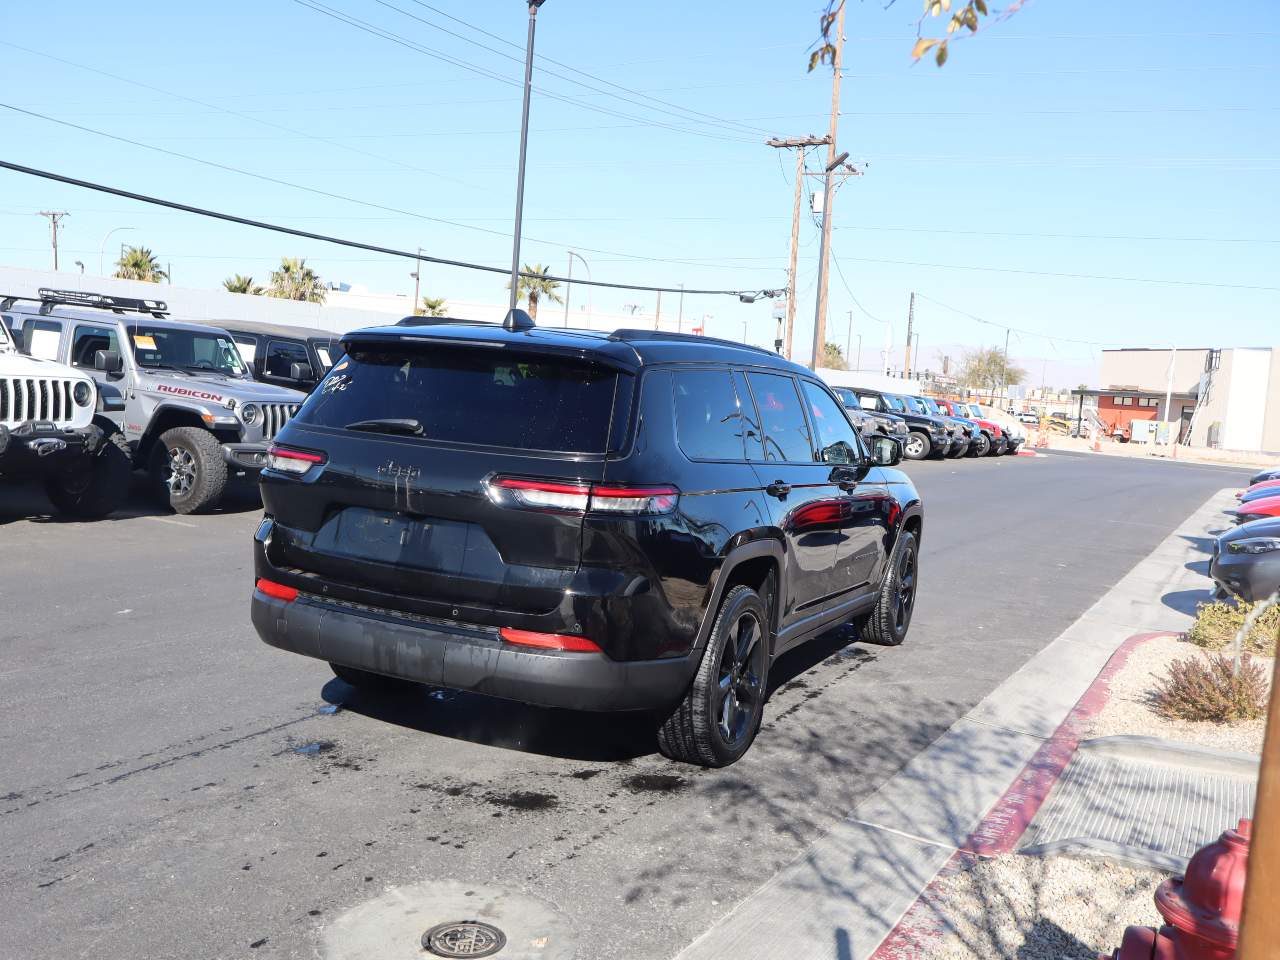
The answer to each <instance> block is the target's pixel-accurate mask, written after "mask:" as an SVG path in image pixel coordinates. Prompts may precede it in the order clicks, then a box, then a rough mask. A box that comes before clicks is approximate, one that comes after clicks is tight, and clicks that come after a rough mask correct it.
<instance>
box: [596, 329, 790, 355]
mask: <svg viewBox="0 0 1280 960" xmlns="http://www.w3.org/2000/svg"><path fill="white" fill-rule="evenodd" d="M609 339H610V340H623V341H626V342H629V343H630V342H638V341H642V340H678V341H680V342H681V343H714V344H718V345H719V346H723V347H737V348H738V349H739V350H753V351H755V352H756V353H763V354H765V355H766V356H770V357H777V356H779V354H776V353H774V352H773V351H772V350H766V349H765V348H764V347H757V346H754V345H752V344H749V343H738V342H737V341H736V340H725V339H723V338H721V337H706V336H703V335H702V334H700V333H671V332H670V331H668V330H632V329H627V328H623V329H621V330H615V331H613V333H611V334H609Z"/></svg>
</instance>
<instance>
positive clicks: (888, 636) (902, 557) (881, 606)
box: [858, 530, 920, 647]
mask: <svg viewBox="0 0 1280 960" xmlns="http://www.w3.org/2000/svg"><path fill="white" fill-rule="evenodd" d="M919 553H920V543H919V541H918V540H917V539H916V535H915V534H914V533H912V532H911V531H910V530H903V531H902V532H901V533H900V534H898V539H897V541H896V542H895V543H894V545H893V553H892V554H890V557H889V563H888V566H887V568H886V569H885V574H884V579H883V580H881V582H880V596H879V597H878V598H877V599H876V605H875V607H874V608H872V610H871V612H870V613H869V614H867V616H866V619H865V620H863V621H862V623H861V624H859V630H858V636H859V638H860V639H862V640H866V641H868V642H869V643H876V644H880V645H881V646H886V647H896V646H897V645H898V644H900V643H901V642H902V641H903V640H905V639H906V638H907V629H908V628H909V627H910V626H911V614H912V613H913V612H914V611H915V608H916V577H917V575H918V573H919V559H920V557H919Z"/></svg>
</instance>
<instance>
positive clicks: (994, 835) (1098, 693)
mask: <svg viewBox="0 0 1280 960" xmlns="http://www.w3.org/2000/svg"><path fill="white" fill-rule="evenodd" d="M1174 636H1177V634H1176V633H1171V632H1168V631H1163V632H1157V633H1136V634H1134V635H1133V636H1131V637H1129V638H1128V639H1127V640H1125V641H1124V643H1122V644H1120V646H1119V647H1117V648H1116V651H1115V653H1113V654H1111V657H1110V658H1109V659H1108V660H1107V663H1106V665H1105V666H1104V667H1103V668H1102V670H1101V671H1100V672H1099V673H1098V675H1097V676H1096V677H1094V679H1093V682H1092V683H1090V684H1089V689H1087V690H1086V691H1085V692H1084V693H1083V694H1082V695H1081V697H1080V699H1079V700H1077V701H1076V704H1075V706H1074V707H1072V708H1071V710H1070V712H1069V713H1068V714H1067V715H1066V717H1065V718H1064V719H1063V721H1062V723H1060V724H1058V728H1057V729H1056V730H1055V731H1054V732H1053V736H1051V737H1050V738H1049V739H1048V740H1046V741H1045V742H1044V743H1043V744H1042V745H1041V746H1040V749H1039V750H1037V751H1036V752H1035V755H1034V756H1033V757H1032V758H1031V759H1030V760H1029V761H1027V764H1026V766H1024V767H1023V768H1022V772H1021V773H1019V774H1018V776H1017V777H1016V778H1014V781H1013V783H1012V784H1010V785H1009V788H1008V789H1007V790H1005V792H1004V795H1003V796H1001V797H1000V799H999V800H997V801H996V802H995V805H994V806H992V808H991V809H990V810H989V811H987V814H986V816H984V817H983V818H982V822H981V823H979V824H978V826H977V828H975V829H974V831H973V832H972V833H971V834H969V836H968V838H967V839H966V840H965V843H964V846H962V847H961V848H960V849H959V850H957V851H956V852H955V853H953V854H952V855H951V859H950V860H948V861H947V862H946V864H944V865H943V867H942V869H941V870H939V871H938V873H937V875H936V876H935V877H934V878H933V880H931V881H930V882H929V885H928V886H926V887H925V888H924V890H922V891H921V892H920V896H919V897H918V898H917V899H916V901H915V903H913V904H912V905H911V906H910V907H909V908H908V909H907V912H906V913H904V914H903V915H902V919H900V920H899V921H898V923H897V924H896V925H895V926H894V928H893V929H892V930H891V931H889V935H888V936H886V937H885V938H884V940H882V941H881V942H880V946H878V947H877V948H876V950H875V953H873V954H872V955H871V960H913V958H916V957H920V956H922V955H923V954H922V953H921V951H922V950H923V949H925V948H926V947H927V946H928V944H929V942H930V941H932V940H936V939H938V938H939V937H941V936H942V934H943V933H944V932H945V931H944V930H943V929H942V924H941V923H940V921H939V920H938V917H939V916H940V911H939V909H938V901H939V897H938V887H939V885H940V881H941V880H943V879H944V878H946V877H949V876H952V875H953V874H955V873H957V872H959V871H960V870H961V869H962V868H963V867H965V866H967V865H968V864H970V863H972V862H973V861H974V860H976V859H979V858H982V857H994V856H998V855H1000V854H1002V853H1009V852H1010V851H1012V850H1013V849H1014V847H1015V846H1016V844H1017V842H1018V840H1019V838H1021V836H1022V834H1023V833H1025V832H1026V829H1027V827H1028V826H1029V825H1030V824H1031V821H1032V820H1033V819H1035V815H1036V813H1037V812H1038V811H1039V810H1040V806H1041V805H1042V804H1043V803H1044V801H1045V798H1046V797H1048V796H1049V792H1050V791H1051V790H1052V789H1053V785H1054V784H1055V783H1057V782H1058V778H1059V777H1060V776H1062V771H1063V770H1065V769H1066V767H1067V764H1068V763H1070V762H1071V757H1072V756H1073V755H1074V754H1075V752H1076V747H1077V746H1078V745H1079V743H1080V738H1081V736H1082V734H1083V733H1084V731H1085V729H1086V728H1087V725H1088V721H1089V720H1091V719H1092V718H1093V717H1095V716H1097V715H1098V713H1100V712H1101V710H1102V708H1103V707H1105V706H1106V704H1107V701H1108V700H1110V699H1111V682H1112V680H1114V679H1115V677H1116V674H1118V673H1119V672H1120V671H1121V670H1122V669H1123V668H1124V665H1125V664H1126V663H1128V662H1129V657H1130V656H1131V655H1132V654H1133V651H1134V650H1135V649H1137V647H1138V646H1139V645H1140V644H1143V643H1146V642H1147V641H1148V640H1152V639H1154V638H1155V637H1174Z"/></svg>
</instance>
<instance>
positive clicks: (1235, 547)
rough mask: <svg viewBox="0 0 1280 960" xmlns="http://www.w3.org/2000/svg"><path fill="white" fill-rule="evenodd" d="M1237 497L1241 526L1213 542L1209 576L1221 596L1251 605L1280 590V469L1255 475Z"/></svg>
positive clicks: (1263, 471)
mask: <svg viewBox="0 0 1280 960" xmlns="http://www.w3.org/2000/svg"><path fill="white" fill-rule="evenodd" d="M1236 497H1237V499H1238V500H1239V501H1240V505H1239V506H1238V507H1236V509H1235V510H1234V511H1233V512H1234V514H1235V518H1236V523H1237V524H1238V526H1236V527H1235V528H1234V529H1232V530H1228V531H1227V532H1226V533H1224V534H1222V535H1220V536H1219V537H1218V539H1217V540H1216V541H1214V544H1213V559H1212V561H1210V564H1209V575H1210V576H1211V577H1213V580H1214V583H1216V584H1217V586H1218V593H1219V595H1220V596H1223V597H1227V596H1234V597H1239V598H1240V599H1241V600H1246V601H1249V602H1251V603H1252V602H1256V601H1258V600H1265V599H1266V598H1267V597H1269V596H1271V595H1272V594H1273V593H1275V592H1276V591H1277V590H1280V467H1277V468H1274V469H1270V470H1262V471H1260V472H1258V473H1256V474H1254V476H1253V478H1252V479H1251V481H1250V485H1249V487H1248V488H1247V489H1245V490H1241V491H1240V492H1239V493H1238V494H1236Z"/></svg>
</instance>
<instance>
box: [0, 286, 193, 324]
mask: <svg viewBox="0 0 1280 960" xmlns="http://www.w3.org/2000/svg"><path fill="white" fill-rule="evenodd" d="M4 299H5V301H6V302H9V303H11V302H13V301H15V300H31V301H33V302H37V301H38V302H39V303H40V306H41V309H45V308H50V307H55V306H67V307H96V308H97V309H99V310H110V311H112V312H113V313H149V314H151V315H152V316H153V317H163V316H164V315H165V314H167V313H168V312H169V305H168V304H167V303H165V302H164V301H163V300H141V299H138V298H137V297H113V296H111V295H109V294H105V293H87V292H84V291H80V290H51V289H49V288H48V287H41V288H40V289H39V290H38V291H37V296H35V297H20V296H10V297H5V298H4Z"/></svg>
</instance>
